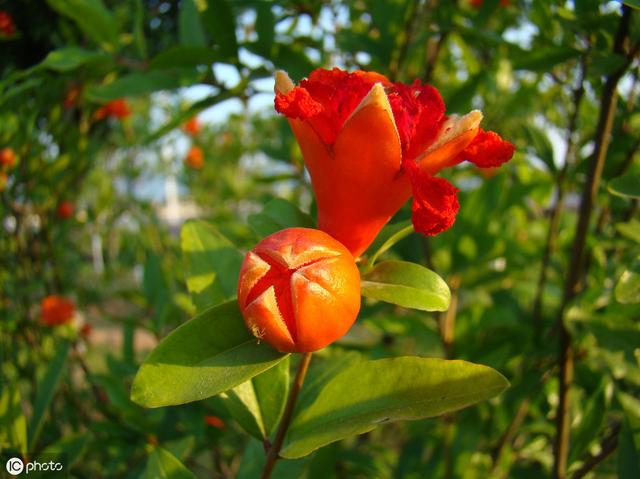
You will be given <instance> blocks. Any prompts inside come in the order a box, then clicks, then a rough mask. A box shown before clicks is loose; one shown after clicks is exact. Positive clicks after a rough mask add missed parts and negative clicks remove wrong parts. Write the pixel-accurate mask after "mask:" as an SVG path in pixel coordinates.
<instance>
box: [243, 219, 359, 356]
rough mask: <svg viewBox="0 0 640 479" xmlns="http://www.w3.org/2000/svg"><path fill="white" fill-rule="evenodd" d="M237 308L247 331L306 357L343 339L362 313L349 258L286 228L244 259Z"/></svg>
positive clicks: (322, 238) (309, 234)
mask: <svg viewBox="0 0 640 479" xmlns="http://www.w3.org/2000/svg"><path fill="white" fill-rule="evenodd" d="M238 302H239V304H240V310H241V311H242V315H243V316H244V320H245V323H246V325H247V327H248V328H249V330H250V331H251V332H252V333H253V334H254V336H256V337H257V338H258V339H261V340H264V341H266V342H267V343H269V344H271V345H272V346H273V347H274V348H276V349H277V350H279V351H282V352H298V353H303V352H310V351H315V350H318V349H321V348H323V347H325V346H327V345H328V344H331V343H332V342H334V341H335V340H337V339H338V338H340V337H341V336H343V335H344V334H345V333H346V332H347V331H348V330H349V328H350V327H351V325H352V324H353V323H354V321H355V320H356V317H357V316H358V311H359V310H360V273H359V271H358V268H357V266H356V264H355V261H354V259H353V256H352V255H351V253H350V252H349V250H347V248H346V247H345V246H343V245H342V243H340V242H338V241H337V240H335V239H334V238H332V237H331V236H329V235H328V234H327V233H324V232H322V231H319V230H313V229H307V228H289V229H285V230H282V231H279V232H277V233H274V234H272V235H271V236H268V237H267V238H265V239H264V240H262V241H261V242H260V243H258V245H257V246H256V247H255V248H254V249H253V250H252V251H250V252H249V253H247V255H246V257H245V259H244V262H243V264H242V268H241V269H240V279H239V282H238Z"/></svg>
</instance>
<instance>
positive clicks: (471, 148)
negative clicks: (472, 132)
mask: <svg viewBox="0 0 640 479" xmlns="http://www.w3.org/2000/svg"><path fill="white" fill-rule="evenodd" d="M514 152H515V147H514V146H513V144H511V143H509V142H508V141H505V140H503V139H502V138H501V137H500V135H498V134H497V133H496V132H493V131H484V130H483V129H480V130H479V131H478V134H477V135H476V137H475V138H474V139H473V141H472V142H471V143H469V145H468V146H467V147H466V148H465V149H464V151H463V152H462V153H461V154H460V157H461V160H468V161H470V162H472V163H473V164H475V165H476V166H478V167H480V168H494V167H496V166H500V165H502V164H503V163H506V162H507V161H509V160H510V159H511V158H512V157H513V153H514Z"/></svg>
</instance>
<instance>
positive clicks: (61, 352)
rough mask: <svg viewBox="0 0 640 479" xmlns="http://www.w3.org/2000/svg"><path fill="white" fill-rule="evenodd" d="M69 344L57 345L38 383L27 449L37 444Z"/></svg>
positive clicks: (62, 368) (60, 376)
mask: <svg viewBox="0 0 640 479" xmlns="http://www.w3.org/2000/svg"><path fill="white" fill-rule="evenodd" d="M69 347H70V344H69V342H68V341H63V342H61V343H60V344H59V346H58V350H57V351H56V354H55V356H54V357H53V359H52V360H51V361H50V362H49V365H48V366H47V369H46V371H45V373H44V375H43V377H42V378H41V379H40V380H39V381H38V388H37V391H38V394H37V396H36V400H35V403H34V406H33V414H32V415H31V420H30V421H29V448H30V449H33V448H34V446H35V445H36V444H37V441H38V437H39V436H40V431H41V430H42V425H43V424H44V418H45V415H46V412H47V409H48V408H49V404H51V400H52V399H53V395H54V394H55V392H56V389H57V388H58V383H60V379H61V378H62V373H63V372H64V370H65V367H64V365H65V362H66V360H67V356H68V354H69Z"/></svg>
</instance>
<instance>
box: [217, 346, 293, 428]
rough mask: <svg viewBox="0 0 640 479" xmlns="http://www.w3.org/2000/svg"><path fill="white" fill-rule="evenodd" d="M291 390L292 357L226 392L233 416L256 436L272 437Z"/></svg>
mask: <svg viewBox="0 0 640 479" xmlns="http://www.w3.org/2000/svg"><path fill="white" fill-rule="evenodd" d="M288 390H289V360H288V358H287V359H285V360H284V361H280V362H279V363H278V364H277V365H276V366H274V367H272V368H271V369H267V370H266V371H265V372H263V373H262V374H259V375H257V376H255V377H253V378H252V379H250V380H249V381H247V382H244V383H242V384H240V385H239V386H237V387H235V388H233V389H232V390H230V391H227V392H226V393H224V394H223V400H224V402H225V404H226V406H227V408H228V409H229V412H230V413H231V415H232V416H233V418H234V419H235V420H236V421H238V423H239V424H240V425H241V426H242V427H243V429H244V430H245V431H247V432H248V433H249V434H251V435H252V436H254V437H255V438H256V439H260V440H264V439H267V438H269V436H271V434H272V433H273V431H274V430H275V428H276V426H277V425H278V421H279V420H280V416H282V413H283V411H284V405H285V402H286V400H287V392H288Z"/></svg>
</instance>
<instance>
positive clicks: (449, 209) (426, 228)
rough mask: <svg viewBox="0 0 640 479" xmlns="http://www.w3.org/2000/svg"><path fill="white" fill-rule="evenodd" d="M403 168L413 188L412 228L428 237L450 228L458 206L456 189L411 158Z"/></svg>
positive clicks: (454, 219)
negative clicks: (421, 168) (423, 168)
mask: <svg viewBox="0 0 640 479" xmlns="http://www.w3.org/2000/svg"><path fill="white" fill-rule="evenodd" d="M403 168H404V170H405V171H407V172H408V173H409V178H410V179H411V188H412V189H413V204H412V205H411V212H412V217H411V220H412V221H413V228H414V229H415V230H416V231H417V232H418V233H422V234H424V235H427V236H434V235H437V234H438V233H442V232H443V231H445V230H448V229H449V228H451V226H452V225H453V223H454V222H455V221H456V214H458V209H459V208H460V204H459V203H458V197H457V193H458V189H457V188H456V187H455V186H453V185H452V184H451V183H449V182H448V181H447V180H445V179H444V178H437V177H435V176H431V175H430V174H429V173H426V172H424V171H422V170H420V168H418V166H417V165H416V164H415V163H414V162H412V161H405V162H404V163H403Z"/></svg>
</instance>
